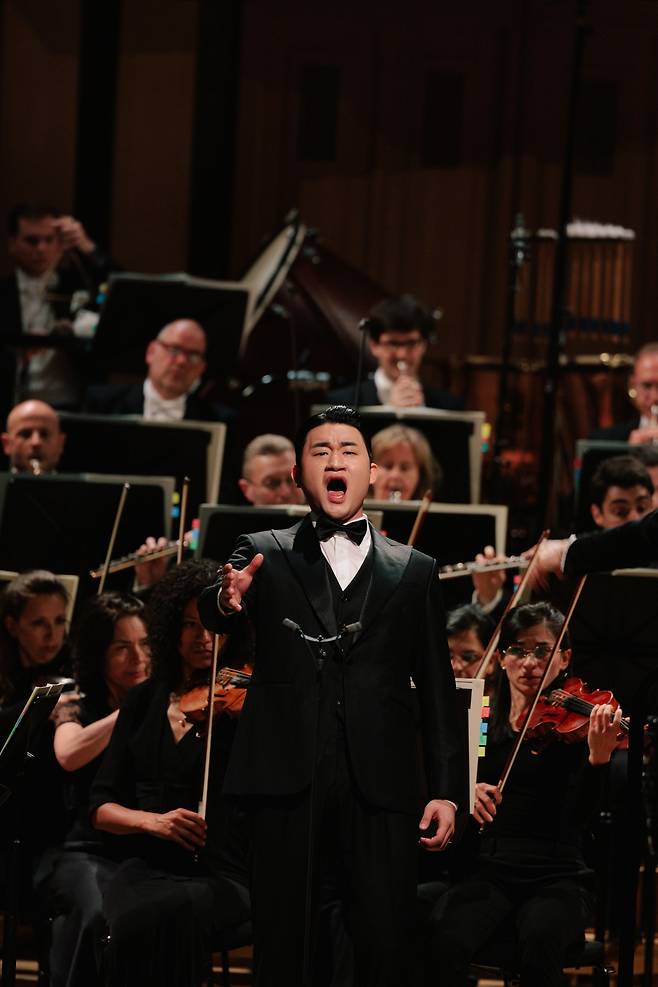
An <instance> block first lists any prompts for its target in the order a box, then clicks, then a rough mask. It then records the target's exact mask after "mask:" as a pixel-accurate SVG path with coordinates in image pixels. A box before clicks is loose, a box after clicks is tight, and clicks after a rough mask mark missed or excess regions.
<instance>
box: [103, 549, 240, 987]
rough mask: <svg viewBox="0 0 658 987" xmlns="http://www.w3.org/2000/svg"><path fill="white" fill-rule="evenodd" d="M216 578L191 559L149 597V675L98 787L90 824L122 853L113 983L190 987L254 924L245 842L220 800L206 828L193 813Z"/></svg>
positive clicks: (111, 913) (221, 748)
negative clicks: (230, 934) (187, 702)
mask: <svg viewBox="0 0 658 987" xmlns="http://www.w3.org/2000/svg"><path fill="white" fill-rule="evenodd" d="M215 573H216V564H213V563H211V562H208V561H204V562H185V563H183V564H182V565H179V566H177V567H176V568H175V569H172V570H171V571H170V572H169V573H167V575H166V576H165V577H164V578H163V579H162V580H161V582H160V583H159V584H158V586H157V587H156V589H155V590H154V591H153V595H152V597H151V600H150V604H149V610H148V627H149V637H150V642H151V656H152V676H151V679H149V680H148V681H146V682H143V683H141V684H140V685H138V686H136V687H135V688H134V689H132V690H131V692H130V693H129V695H128V696H127V697H126V700H125V702H124V703H123V705H122V706H121V709H120V711H119V715H118V719H117V722H116V725H115V727H114V730H113V732H112V738H111V740H110V743H109V746H108V748H107V751H106V754H105V758H104V760H103V763H102V765H101V767H100V770H99V772H98V775H97V776H96V779H95V781H94V783H93V786H92V789H91V796H90V812H91V818H92V822H93V824H94V825H95V826H96V828H97V829H99V830H103V831H105V832H107V833H111V834H114V836H115V837H116V839H115V840H114V843H115V845H118V849H117V851H116V852H119V853H120V856H121V862H120V864H119V866H118V868H117V869H116V871H115V873H114V874H113V876H112V877H111V879H110V881H109V883H108V884H107V886H106V888H105V892H104V906H103V907H104V911H105V916H106V920H107V924H108V927H109V932H110V941H109V947H108V950H107V956H106V961H107V968H108V970H109V983H110V984H112V985H121V987H131V985H140V987H142V985H143V984H144V983H147V982H153V983H157V984H158V987H181V985H185V987H194V985H196V984H199V983H200V982H201V980H202V979H203V977H204V974H205V973H206V971H207V962H208V957H209V955H210V951H211V949H212V945H213V941H214V937H215V936H216V935H218V934H219V933H220V932H221V931H222V930H223V929H226V928H227V927H234V926H238V925H240V924H242V923H243V922H244V921H246V920H247V919H248V917H249V896H248V892H247V889H246V880H245V876H244V846H243V845H242V842H241V834H240V833H239V832H238V830H237V826H236V820H235V818H234V816H233V815H232V813H231V809H230V807H229V806H228V805H227V804H226V803H225V802H224V801H223V800H221V799H220V798H216V799H215V800H214V801H213V802H212V803H211V804H210V806H209V809H208V820H207V822H206V819H205V818H203V816H202V815H200V814H199V812H198V811H197V808H198V802H199V792H200V780H201V774H202V768H203V750H204V745H203V742H202V739H201V737H200V736H199V734H198V732H197V730H196V729H195V727H194V726H193V725H192V724H191V723H190V722H188V721H187V720H186V719H185V718H184V716H183V715H182V713H181V705H180V704H181V696H182V695H183V694H184V693H185V691H186V690H187V688H188V686H189V684H190V683H191V682H193V681H194V680H195V678H196V676H197V675H198V673H199V672H201V671H205V672H206V673H207V671H208V669H209V667H210V665H211V661H212V635H211V634H210V633H209V632H208V631H206V630H205V628H204V627H203V626H202V624H201V622H200V620H199V614H198V610H197V599H198V597H199V595H200V593H201V591H202V590H203V589H204V587H205V586H206V585H207V584H208V582H209V581H210V580H211V579H212V578H213V577H214V575H215ZM222 719H223V718H222V717H221V716H220V720H222ZM233 722H234V721H233V720H231V721H229V722H228V724H225V726H228V729H226V730H223V729H222V724H220V723H218V724H216V725H215V727H216V729H215V734H214V735H215V739H216V740H217V744H216V746H214V747H213V755H215V757H214V761H213V767H212V770H213V777H214V778H215V777H216V778H219V779H220V780H219V782H218V784H221V775H222V771H223V766H224V763H225V759H226V757H227V753H228V750H229V748H230V735H231V731H232V726H233Z"/></svg>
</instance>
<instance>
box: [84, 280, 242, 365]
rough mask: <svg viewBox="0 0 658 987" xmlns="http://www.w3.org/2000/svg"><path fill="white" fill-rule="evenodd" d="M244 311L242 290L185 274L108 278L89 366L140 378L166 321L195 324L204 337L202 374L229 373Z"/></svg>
mask: <svg viewBox="0 0 658 987" xmlns="http://www.w3.org/2000/svg"><path fill="white" fill-rule="evenodd" d="M249 307H250V290H249V287H248V286H247V285H243V284H238V283H237V282H234V281H211V280H208V279H206V278H195V277H191V276H190V275H189V274H184V273H179V274H160V275H154V274H153V275H152V274H135V273H124V274H111V275H110V279H109V283H108V290H107V297H106V298H105V301H104V303H103V307H102V309H101V313H100V319H99V322H98V327H97V329H96V335H95V337H94V340H93V345H92V357H93V361H94V366H95V367H96V368H98V369H100V370H101V371H103V372H104V373H105V375H107V374H108V373H111V372H113V371H114V372H117V371H118V372H120V373H135V374H139V376H140V377H143V375H144V351H145V350H146V347H147V346H148V344H149V343H150V342H151V340H152V339H155V337H156V336H157V335H158V333H159V332H160V330H161V329H162V328H163V327H164V326H166V325H167V324H168V323H169V322H173V321H174V320H176V319H195V320H196V321H197V322H199V323H201V325H202V326H203V328H204V329H205V332H206V338H207V344H208V346H207V353H206V360H207V364H208V369H209V371H210V373H211V375H212V374H215V375H217V374H218V373H219V372H221V375H222V376H227V375H230V374H231V373H233V372H234V370H235V368H236V366H237V362H238V353H239V349H240V340H241V338H242V333H243V328H244V324H245V319H246V316H247V312H248V310H249Z"/></svg>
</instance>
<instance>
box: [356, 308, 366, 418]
mask: <svg viewBox="0 0 658 987" xmlns="http://www.w3.org/2000/svg"><path fill="white" fill-rule="evenodd" d="M358 328H359V329H360V330H361V342H360V343H359V362H358V364H357V368H356V383H355V384H354V401H353V407H355V408H356V409H357V410H358V408H359V405H360V404H361V389H362V387H363V367H364V364H365V359H366V339H367V337H368V333H369V331H370V319H361V321H360V322H359V326H358Z"/></svg>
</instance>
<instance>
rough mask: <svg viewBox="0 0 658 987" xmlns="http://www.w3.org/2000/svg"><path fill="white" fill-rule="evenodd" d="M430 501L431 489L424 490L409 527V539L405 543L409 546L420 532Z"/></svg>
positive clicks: (410, 546)
mask: <svg viewBox="0 0 658 987" xmlns="http://www.w3.org/2000/svg"><path fill="white" fill-rule="evenodd" d="M431 503H432V491H431V490H426V491H425V493H424V494H423V499H422V500H421V502H420V506H419V508H418V512H417V514H416V520H415V521H414V526H413V528H412V529H411V534H410V535H409V541H408V542H407V545H408V546H409V548H413V547H414V545H415V544H416V540H417V538H418V535H419V534H420V529H421V528H422V527H423V522H424V521H425V518H426V517H427V512H428V511H429V509H430V504H431Z"/></svg>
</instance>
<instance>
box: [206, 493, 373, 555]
mask: <svg viewBox="0 0 658 987" xmlns="http://www.w3.org/2000/svg"><path fill="white" fill-rule="evenodd" d="M308 512H309V507H308V505H306V504H280V505H274V504H271V505H270V506H269V507H255V506H253V505H252V506H233V505H232V504H202V505H201V507H200V510H199V520H200V526H199V542H198V545H197V548H196V551H195V553H194V557H195V558H197V559H217V560H218V561H222V562H225V561H226V560H227V559H228V558H229V557H230V556H231V554H232V552H233V549H234V548H235V543H236V541H237V540H238V538H239V537H240V535H253V534H255V533H256V532H257V531H270V530H272V529H274V530H275V531H276V530H277V529H278V528H292V526H293V524H297V522H298V521H301V520H302V518H303V517H304V516H305V515H306V514H308ZM367 515H368V518H369V520H370V522H371V523H372V524H373V525H374V527H375V528H377V529H379V528H380V527H381V524H382V514H381V511H378V510H373V511H371V510H367Z"/></svg>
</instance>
